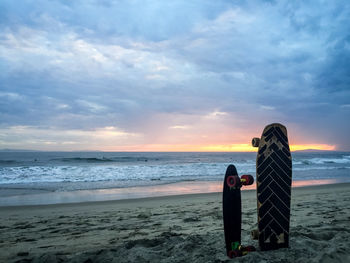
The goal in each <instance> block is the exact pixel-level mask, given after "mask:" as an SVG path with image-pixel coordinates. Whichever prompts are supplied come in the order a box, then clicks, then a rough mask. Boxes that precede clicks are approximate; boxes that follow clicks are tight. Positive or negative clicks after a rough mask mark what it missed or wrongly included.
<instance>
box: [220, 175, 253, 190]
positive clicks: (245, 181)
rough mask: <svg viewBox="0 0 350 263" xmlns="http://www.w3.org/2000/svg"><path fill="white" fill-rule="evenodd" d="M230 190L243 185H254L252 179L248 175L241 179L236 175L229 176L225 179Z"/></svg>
mask: <svg viewBox="0 0 350 263" xmlns="http://www.w3.org/2000/svg"><path fill="white" fill-rule="evenodd" d="M226 180H227V181H226V182H227V185H228V186H229V187H230V188H235V189H237V188H241V187H242V186H243V185H251V184H253V183H254V177H253V176H251V175H250V174H244V175H242V176H241V178H240V177H239V176H238V175H231V176H229V177H227V179H226Z"/></svg>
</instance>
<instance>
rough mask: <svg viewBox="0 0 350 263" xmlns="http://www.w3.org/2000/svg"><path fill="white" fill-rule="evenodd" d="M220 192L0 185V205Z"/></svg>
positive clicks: (200, 184)
mask: <svg viewBox="0 0 350 263" xmlns="http://www.w3.org/2000/svg"><path fill="white" fill-rule="evenodd" d="M344 183H349V182H347V181H345V182H344V181H339V180H336V179H323V180H303V181H293V183H292V188H298V187H309V186H318V185H330V184H344ZM255 189H256V184H255V183H254V184H253V185H250V186H244V187H243V188H242V190H243V191H249V190H255ZM220 192H222V182H221V181H183V182H177V183H170V184H161V185H151V186H143V187H140V186H136V187H126V188H108V189H89V190H73V191H53V190H49V189H40V188H24V187H20V188H10V187H0V207H7V206H18V207H19V206H35V205H53V204H65V203H88V202H104V201H114V200H132V199H143V198H153V197H166V196H181V195H190V194H208V193H220Z"/></svg>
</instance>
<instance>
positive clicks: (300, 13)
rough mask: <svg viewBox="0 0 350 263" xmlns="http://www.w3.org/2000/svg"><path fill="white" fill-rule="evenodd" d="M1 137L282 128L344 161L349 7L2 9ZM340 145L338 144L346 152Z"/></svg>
mask: <svg viewBox="0 0 350 263" xmlns="http://www.w3.org/2000/svg"><path fill="white" fill-rule="evenodd" d="M0 10H1V11H0V12H1V13H0V29H1V32H2V33H1V34H0V69H1V72H0V97H1V102H0V112H1V113H0V125H1V127H10V126H16V125H24V126H26V125H27V126H35V127H58V128H60V129H78V128H80V129H93V128H99V127H106V126H116V127H120V128H121V129H123V130H127V131H130V132H139V133H143V127H142V125H140V123H141V122H144V121H145V122H147V120H150V122H151V119H152V118H153V116H156V115H157V114H162V113H164V114H172V113H173V114H184V115H189V116H190V115H198V116H201V115H202V116H205V115H207V114H208V113H210V112H214V111H218V110H219V111H222V112H227V113H228V114H233V115H235V116H240V117H241V119H242V120H251V121H253V122H256V123H259V124H260V123H261V125H263V124H265V123H266V122H270V121H281V122H284V123H287V124H288V123H291V124H293V125H294V124H295V125H298V126H299V127H302V129H303V130H305V131H307V132H308V133H310V134H313V133H315V132H316V131H317V133H318V136H319V138H320V139H319V140H320V141H322V140H323V139H324V140H326V141H327V143H330V144H338V145H341V144H343V146H342V147H341V148H343V149H350V142H349V140H348V139H347V133H348V132H349V130H350V122H349V121H348V117H347V116H349V110H350V107H349V105H350V79H349V78H350V77H349V76H350V65H349V63H350V62H349V61H350V35H349V33H348V32H349V26H348V25H349V24H350V5H349V3H348V2H347V1H327V2H323V1H307V2H305V1H298V2H290V1H171V2H169V1H142V2H139V1H29V0H28V1H23V2H21V4H20V5H19V4H16V3H15V2H14V1H2V2H1V3H0ZM344 141H345V144H344Z"/></svg>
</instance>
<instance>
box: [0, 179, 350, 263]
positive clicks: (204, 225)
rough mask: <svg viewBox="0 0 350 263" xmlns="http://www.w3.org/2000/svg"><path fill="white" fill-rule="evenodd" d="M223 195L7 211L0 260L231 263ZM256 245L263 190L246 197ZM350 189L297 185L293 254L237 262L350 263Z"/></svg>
mask: <svg viewBox="0 0 350 263" xmlns="http://www.w3.org/2000/svg"><path fill="white" fill-rule="evenodd" d="M221 198H222V195H221V193H211V194H195V195H181V196H169V197H155V198H144V199H129V200H119V201H104V202H90V203H76V204H60V205H45V206H17V207H1V208H0V218H1V223H0V250H1V253H0V262H230V261H231V260H230V259H229V258H227V257H226V255H225V248H224V232H223V223H222V209H221ZM242 199H243V225H242V243H243V244H244V245H255V246H257V245H258V244H257V241H254V240H251V238H250V231H251V230H252V229H254V228H256V222H257V218H256V192H255V190H248V191H243V192H242ZM349 247H350V184H349V183H345V184H333V185H322V186H309V187H300V188H293V190H292V216H291V241H290V248H289V249H280V250H276V251H268V252H262V251H259V250H258V251H257V252H252V253H250V254H248V255H246V256H244V257H242V258H235V259H232V261H236V262H350V249H349Z"/></svg>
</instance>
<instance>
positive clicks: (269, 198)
mask: <svg viewBox="0 0 350 263" xmlns="http://www.w3.org/2000/svg"><path fill="white" fill-rule="evenodd" d="M254 140H255V142H254ZM254 144H255V146H257V144H258V145H259V150H258V154H257V159H256V183H257V199H258V235H259V237H258V239H259V246H260V249H261V250H271V249H278V248H286V247H289V224H290V201H291V184H292V158H291V154H290V150H289V144H288V137H287V129H286V127H284V126H283V125H282V124H279V123H273V124H270V125H267V126H266V127H265V129H264V131H263V133H262V136H261V138H260V141H259V140H257V139H256V138H255V139H253V145H254Z"/></svg>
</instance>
